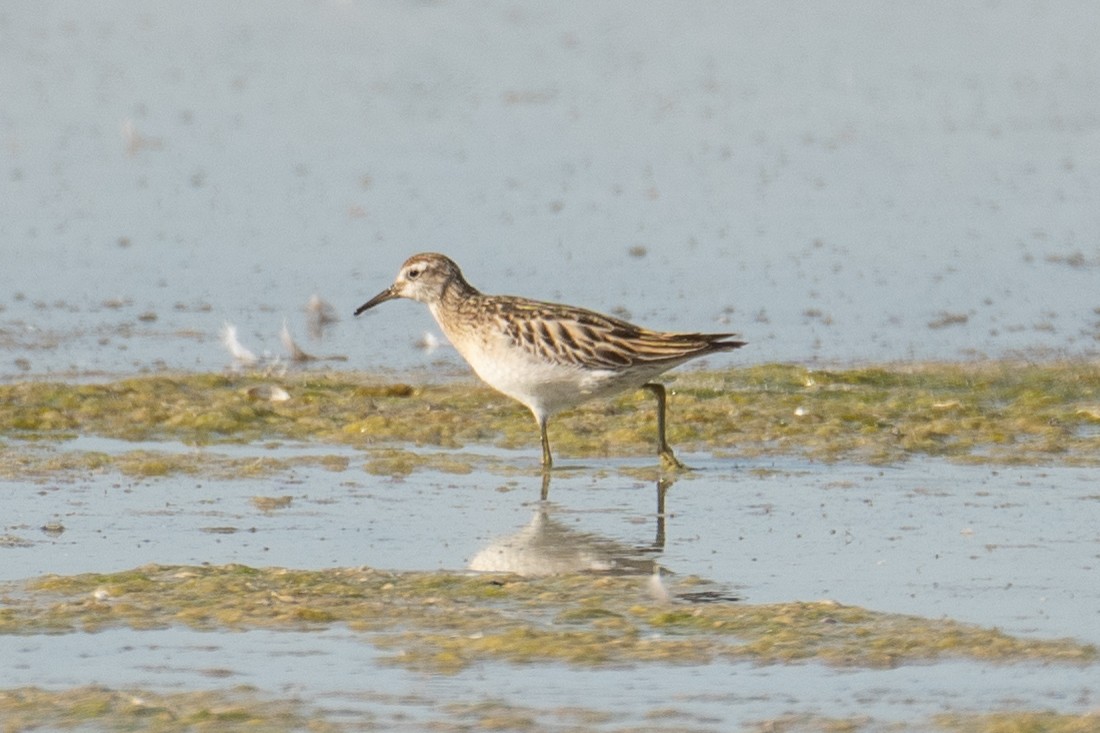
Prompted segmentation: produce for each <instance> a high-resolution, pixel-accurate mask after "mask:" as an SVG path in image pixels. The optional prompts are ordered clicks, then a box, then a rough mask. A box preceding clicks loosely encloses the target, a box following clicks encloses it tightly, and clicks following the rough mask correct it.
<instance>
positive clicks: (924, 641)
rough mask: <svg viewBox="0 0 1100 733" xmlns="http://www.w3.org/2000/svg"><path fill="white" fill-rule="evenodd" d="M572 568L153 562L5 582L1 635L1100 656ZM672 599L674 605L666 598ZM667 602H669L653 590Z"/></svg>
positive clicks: (768, 656)
mask: <svg viewBox="0 0 1100 733" xmlns="http://www.w3.org/2000/svg"><path fill="white" fill-rule="evenodd" d="M656 582H658V581H657V580H655V579H653V578H648V579H647V578H639V577H630V576H628V577H616V576H598V575H588V574H583V575H565V576H559V577H552V578H542V579H530V578H520V577H515V576H497V575H485V574H466V573H445V572H430V573H411V572H405V573H388V572H382V571H378V570H374V569H371V568H350V569H333V570H290V569H286V568H253V567H247V566H242V565H226V566H156V565H154V566H146V567H140V568H137V569H134V570H131V571H126V572H121V573H110V574H85V575H75V576H43V577H40V578H37V579H34V580H30V581H26V582H25V583H23V584H17V585H9V586H8V587H7V588H4V589H3V592H4V595H3V596H2V597H0V633H4V634H41V633H48V634H57V633H68V632H77V631H84V632H94V631H99V630H102V629H105V628H110V627H118V626H123V627H129V628H133V629H154V628H165V627H168V626H172V625H183V626H187V627H191V628H195V629H200V630H209V631H217V630H247V629H257V628H265V629H277V630H278V629H282V630H308V629H313V628H321V627H326V626H330V625H333V624H342V625H344V626H346V627H347V628H349V629H352V630H355V631H361V632H363V633H364V635H365V636H364V639H365V641H369V642H370V643H372V644H375V645H376V646H378V647H380V648H382V649H385V650H390V651H391V652H392V654H391V655H390V657H389V661H391V662H392V663H394V664H399V665H403V666H408V667H413V668H423V669H427V670H430V671H433V672H454V671H458V670H460V669H462V668H464V667H466V666H467V665H469V664H472V663H475V662H480V661H494V660H502V661H508V662H548V661H554V662H566V663H569V664H575V665H583V666H601V665H608V664H615V665H618V664H629V663H639V662H653V661H659V662H670V663H705V662H711V661H716V660H720V659H725V660H747V661H753V662H759V663H767V664H774V663H786V662H802V661H811V660H812V661H816V662H821V663H824V664H829V665H836V666H842V667H893V666H897V665H899V664H908V663H916V662H919V663H924V662H929V661H936V660H940V659H973V660H982V661H989V662H1020V661H1041V662H1046V663H1090V662H1093V661H1095V659H1096V655H1097V650H1096V649H1095V648H1093V647H1091V646H1087V645H1081V644H1078V643H1076V642H1073V641H1070V640H1056V641H1041V640H1029V639H1017V638H1014V637H1011V636H1008V635H1006V634H1003V633H1001V632H999V631H997V630H994V629H983V628H980V627H976V626H970V625H966V624H958V623H953V622H950V621H945V620H942V619H936V620H928V619H922V618H920V617H915V616H906V615H897V614H883V613H876V612H873V611H868V610H866V609H862V608H857V607H852V606H843V605H840V604H837V603H833V602H814V603H802V602H799V603H781V604H764V605H750V604H743V603H738V602H713V603H698V604H696V603H686V602H676V601H675V596H676V593H677V592H688V591H689V590H690V589H691V588H693V587H695V586H696V585H698V584H700V583H701V581H699V580H698V579H695V578H690V577H688V578H683V579H676V580H672V579H666V580H665V581H663V582H662V586H664V585H666V584H667V585H668V586H670V587H669V588H667V589H664V588H662V590H661V592H660V593H654V592H653V591H652V587H651V586H652V584H653V583H656ZM668 593H671V595H672V600H665V596H666V595H667V594H668ZM655 598H656V599H659V600H655Z"/></svg>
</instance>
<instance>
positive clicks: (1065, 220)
mask: <svg viewBox="0 0 1100 733" xmlns="http://www.w3.org/2000/svg"><path fill="white" fill-rule="evenodd" d="M1098 25H1100V20H1098V17H1097V10H1096V7H1095V5H1094V4H1093V3H1091V2H1088V1H1087V0H1082V1H1079V2H1063V3H1056V4H1049V3H1044V2H1006V3H998V4H993V5H978V4H962V5H960V4H958V3H952V2H935V3H922V4H913V5H909V4H896V3H884V2H868V3H810V2H803V3H793V4H774V3H768V2H753V3H694V4H691V5H690V6H684V5H683V4H680V3H674V2H665V3H662V2H642V3H637V2H599V3H555V4H525V3H509V2H478V3H462V4H449V3H432V2H338V1H335V0H323V1H322V0H317V1H315V2H264V3H222V2H201V1H200V2H193V3H190V2H189V3H165V4H162V3H143V2H112V1H108V2H97V3H85V2H51V3H39V2H30V1H25V0H17V1H15V2H8V3H6V4H4V5H3V7H2V8H0V98H2V99H3V102H2V104H0V251H2V253H3V263H2V267H0V308H2V309H3V310H0V337H2V339H3V341H2V346H3V351H2V352H0V376H7V377H9V378H11V377H13V376H20V375H23V374H27V373H30V374H45V373H53V374H59V375H66V374H70V373H75V374H92V375H94V373H95V372H99V371H106V372H112V373H113V372H130V371H134V370H149V369H163V368H172V369H218V368H221V367H223V366H225V365H226V363H227V356H226V354H225V353H224V351H223V350H222V347H221V345H220V343H219V341H218V337H217V334H218V331H219V330H220V328H221V326H222V323H223V322H224V321H226V320H228V321H231V322H233V323H235V324H237V325H238V327H239V328H240V331H241V340H242V341H243V342H244V343H245V344H246V346H248V347H249V348H251V349H253V350H254V351H256V352H263V351H268V352H270V353H271V354H276V355H277V354H279V353H280V352H281V347H280V345H279V343H278V340H277V338H276V334H277V332H278V330H279V329H280V327H281V325H282V321H283V319H284V318H286V319H287V320H288V323H289V325H290V327H291V329H292V331H294V333H295V334H296V335H297V336H298V338H299V339H300V340H302V339H303V338H304V332H305V327H304V324H303V318H304V316H303V314H302V312H301V309H302V307H303V306H304V305H305V303H306V301H307V299H308V298H309V297H310V296H311V295H313V294H318V295H320V296H321V297H323V298H324V299H326V300H328V301H329V302H331V303H332V304H333V305H334V306H335V307H336V308H337V310H338V312H339V313H340V314H341V315H343V316H344V317H345V320H344V321H342V322H341V323H340V324H339V325H338V326H337V327H336V328H335V329H333V330H331V331H329V332H328V335H327V339H326V343H325V344H323V345H318V344H315V343H314V344H310V343H303V346H307V347H312V348H313V349H314V350H319V351H324V352H326V353H328V352H332V353H341V354H344V355H347V356H348V357H350V361H349V362H348V367H349V368H366V369H378V368H384V367H393V368H396V369H399V370H401V369H406V368H408V367H412V366H416V365H424V364H431V363H434V362H435V361H437V360H439V359H443V360H444V361H446V362H448V363H452V362H453V361H454V356H453V354H448V353H447V352H446V351H443V352H437V353H435V354H430V355H425V354H423V353H422V352H420V351H418V350H416V349H414V348H413V347H412V343H413V341H414V340H415V339H417V338H419V337H420V336H421V334H422V333H423V332H424V331H426V330H432V329H433V328H434V324H432V323H431V322H430V319H429V317H428V316H427V314H426V313H425V312H423V310H422V309H418V308H417V307H416V306H413V305H412V304H389V305H388V307H387V308H386V309H385V310H381V311H379V312H378V313H377V314H373V315H371V316H368V317H366V318H363V319H360V321H359V322H353V321H351V320H350V312H351V311H352V310H353V309H354V308H355V307H356V306H358V305H359V304H360V303H362V302H363V301H364V300H366V299H367V298H368V297H370V296H372V295H374V294H375V293H376V292H378V291H379V290H380V289H381V288H382V287H384V286H385V285H387V284H388V283H389V281H390V279H391V278H392V277H393V275H394V274H395V273H396V270H397V268H398V266H399V265H400V263H401V262H402V261H403V260H404V259H405V257H406V256H408V255H409V254H411V253H413V252H416V251H420V250H425V249H433V250H441V251H444V252H446V253H448V254H450V255H452V256H453V257H454V258H455V259H456V260H457V261H458V262H459V263H460V264H461V265H462V266H463V267H464V269H465V270H466V273H467V275H468V277H469V279H470V280H471V281H472V282H473V283H474V284H475V285H478V286H480V287H481V288H482V289H484V290H486V291H487V292H514V293H521V294H527V295H531V296H534V297H539V298H543V299H561V300H565V301H569V302H573V303H577V304H581V305H586V306H589V307H593V308H597V309H601V310H610V309H622V311H623V312H625V313H627V314H629V316H630V317H632V318H633V319H635V320H638V321H641V322H644V323H646V324H648V325H652V326H654V327H658V328H668V329H682V330H708V329H709V330H736V331H739V332H741V333H742V334H743V335H744V337H745V338H746V339H747V340H748V341H749V342H750V344H751V345H750V347H748V348H746V349H744V350H743V351H741V352H739V353H738V354H737V355H736V356H735V357H734V358H735V360H736V362H737V363H745V362H751V363H758V362H771V361H777V360H779V361H795V362H814V361H819V362H820V361H828V362H842V363H843V362H853V361H856V362H862V361H883V360H905V359H913V358H915V359H956V358H969V357H972V356H976V355H992V356H1003V355H1013V354H1017V353H1020V352H1023V353H1025V354H1027V355H1029V356H1034V355H1040V356H1050V355H1055V356H1057V355H1070V356H1080V355H1095V354H1096V353H1097V351H1098V343H1100V342H1098V341H1097V339H1098V336H1100V325H1098V324H1100V313H1098V312H1097V308H1100V288H1098V287H1097V285H1098V284H1100V205H1098V202H1100V43H1098V40H1100V30H1098ZM127 131H129V133H127ZM631 248H644V250H645V252H646V254H645V256H642V257H637V256H631V255H630V254H628V253H629V252H630V251H631ZM945 315H946V316H949V318H946V319H945ZM143 317H144V318H143ZM963 320H965V322H961V321H963ZM944 322H946V323H953V324H954V325H947V326H944V327H941V328H930V327H929V324H934V323H944ZM723 363H724V362H723Z"/></svg>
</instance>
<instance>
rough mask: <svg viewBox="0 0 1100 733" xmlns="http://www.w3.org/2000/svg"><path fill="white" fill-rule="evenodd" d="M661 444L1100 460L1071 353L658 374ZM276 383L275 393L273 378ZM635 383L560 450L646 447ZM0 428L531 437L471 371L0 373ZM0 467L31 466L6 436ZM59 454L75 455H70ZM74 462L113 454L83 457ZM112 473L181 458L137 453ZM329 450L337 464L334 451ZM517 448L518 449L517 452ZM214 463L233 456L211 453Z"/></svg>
mask: <svg viewBox="0 0 1100 733" xmlns="http://www.w3.org/2000/svg"><path fill="white" fill-rule="evenodd" d="M669 382H670V386H671V388H672V396H671V399H670V407H669V410H670V412H669V415H670V417H669V440H670V442H672V443H673V445H674V446H676V447H679V448H681V449H685V450H689V451H701V450H702V451H710V452H712V453H714V454H715V455H718V456H720V457H730V458H738V457H741V458H745V457H752V456H763V455H767V456H777V455H793V456H801V457H806V458H811V459H814V460H828V461H839V460H846V461H858V462H865V463H890V462H896V461H901V460H904V459H905V458H907V457H909V456H937V457H944V458H946V459H949V460H956V461H967V462H986V463H1003V464H1011V463H1026V464H1051V463H1059V464H1063V465H1097V464H1100V367H1097V366H1095V365H1092V364H1088V363H1080V362H1075V363H1064V364H1063V363H1059V364H1041V365H1034V364H1013V363H1004V362H993V363H979V364H924V365H917V366H910V365H907V366H897V367H874V368H860V369H847V370H835V371H829V370H813V369H806V368H803V367H794V366H783V365H770V366H755V367H746V368H741V369H730V370H725V371H718V372H684V373H680V374H678V375H677V374H673V375H671V376H670V380H669ZM276 387H277V388H278V389H275V388H276ZM647 397H648V396H647V395H645V394H643V393H636V394H628V395H625V396H622V397H620V398H619V399H617V400H612V401H596V402H592V403H588V404H586V405H584V406H582V407H580V408H578V409H576V410H573V411H571V412H568V413H565V414H563V415H562V416H561V417H560V418H558V419H556V420H555V421H554V423H553V424H552V425H551V431H552V433H553V435H552V440H553V443H554V445H555V447H556V448H557V449H558V451H559V452H560V453H561V454H562V456H563V457H566V458H570V457H572V458H577V457H617V456H633V455H648V454H650V453H652V452H653V448H652V444H653V441H654V435H655V429H654V424H653V423H654V420H655V418H654V414H653V412H654V411H653V406H652V404H651V400H649V399H647ZM0 435H3V436H5V437H7V438H15V439H19V438H22V439H33V440H39V441H59V440H65V439H67V438H72V437H75V436H77V435H82V436H89V435H92V436H102V437H108V438H116V439H121V440H129V441H166V440H170V441H181V442H183V443H186V444H192V445H211V444H217V443H225V442H240V443H244V442H253V441H270V440H293V441H316V442H321V443H328V444H333V443H335V444H340V445H346V446H350V447H362V448H372V449H374V448H389V449H390V450H389V452H388V453H383V454H379V457H376V458H374V459H373V460H374V463H373V465H372V470H374V471H376V472H379V473H394V474H399V473H407V472H410V471H413V470H416V469H417V468H419V467H430V468H432V469H434V470H443V471H458V472H465V471H470V470H474V468H475V467H480V466H475V465H474V463H472V461H473V459H469V460H467V459H464V458H463V457H462V456H461V455H459V456H455V455H453V454H451V455H449V456H448V457H445V458H444V457H440V456H438V455H434V456H433V455H432V454H431V452H430V450H426V451H417V450H409V448H410V447H412V448H427V449H430V448H432V447H437V448H446V449H456V448H462V447H464V446H472V445H491V446H495V447H500V448H509V449H514V448H524V449H530V448H533V447H537V442H538V431H537V430H536V429H535V427H534V423H533V421H532V420H531V417H530V415H529V414H528V412H527V411H526V410H525V409H524V408H522V407H520V406H519V405H518V404H516V403H514V402H512V401H511V400H508V399H507V398H505V397H502V396H500V395H498V394H496V393H495V392H493V391H492V390H490V389H488V388H486V387H484V386H482V385H480V384H475V383H472V382H462V383H450V384H442V385H440V384H437V385H425V386H410V385H408V384H400V383H384V382H380V381H378V380H377V378H373V377H370V376H366V375H356V374H349V373H336V372H334V373H321V374H313V373H305V374H290V375H284V376H279V377H271V376H259V375H256V376H226V375H214V374H206V375H178V376H151V377H140V378H132V379H123V380H119V381H115V382H110V383H107V384H68V383H52V382H22V383H17V384H8V385H0ZM2 459H3V460H2V461H0V470H3V471H6V472H7V473H9V474H10V473H11V472H12V471H16V470H31V469H33V468H34V466H30V465H23V466H20V464H19V460H20V459H19V455H18V452H17V451H14V449H12V448H11V447H10V446H8V447H7V449H6V450H5V451H4V454H3V456H2ZM69 460H73V461H75V460H78V459H73V458H70V459H69ZM83 460H85V461H88V462H91V463H95V462H96V461H99V462H101V464H102V463H105V462H109V461H112V460H116V459H114V458H112V457H108V456H105V455H93V456H88V457H85V458H84V459H83ZM120 460H123V461H124V462H125V463H126V468H127V470H129V471H132V472H134V473H139V474H146V475H158V474H162V473H168V472H172V471H176V470H187V468H186V466H187V462H186V461H183V460H173V459H171V458H168V457H163V456H160V457H158V456H155V455H148V454H139V455H136V456H133V455H132V456H127V457H125V458H124V459H120ZM334 460H339V459H334ZM517 460H518V459H517ZM224 468H225V469H226V470H227V471H230V472H232V471H233V470H235V468H236V469H237V470H246V469H245V468H244V466H243V464H242V465H241V466H237V467H234V466H233V465H231V464H230V465H226V466H224Z"/></svg>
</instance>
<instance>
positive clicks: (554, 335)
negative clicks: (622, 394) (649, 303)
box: [492, 297, 741, 370]
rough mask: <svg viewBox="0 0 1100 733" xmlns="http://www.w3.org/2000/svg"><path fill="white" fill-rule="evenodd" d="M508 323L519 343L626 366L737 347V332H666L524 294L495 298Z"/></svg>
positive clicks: (596, 364)
mask: <svg viewBox="0 0 1100 733" xmlns="http://www.w3.org/2000/svg"><path fill="white" fill-rule="evenodd" d="M492 301H493V306H494V309H495V310H496V316H497V319H498V322H499V323H500V325H501V327H502V329H503V330H504V331H505V333H507V335H508V336H509V338H510V339H511V340H512V342H513V343H515V344H516V345H517V346H520V347H522V348H523V349H525V350H527V351H528V352H529V353H531V354H534V355H537V356H539V357H540V358H545V359H549V360H551V361H555V362H557V363H559V364H569V365H573V366H583V367H588V368H597V369H611V370H621V369H627V368H629V367H631V366H633V365H634V364H638V363H660V362H663V361H680V360H683V359H687V358H690V357H692V356H696V355H702V354H704V353H707V352H710V351H720V350H724V349H730V348H737V346H740V345H741V344H740V343H739V342H723V339H727V338H729V337H730V336H732V334H698V333H662V332H658V331H650V330H648V329H644V328H640V327H638V326H635V325H634V324H632V323H629V322H627V321H623V320H620V319H618V318H612V317H611V316H605V315H602V314H600V313H596V312H595V311H590V310H586V309H584V308H575V307H572V306H566V305H558V304H555V303H542V302H539V301H531V300H526V299H523V298H511V297H499V298H493V299H492Z"/></svg>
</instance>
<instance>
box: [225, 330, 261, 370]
mask: <svg viewBox="0 0 1100 733" xmlns="http://www.w3.org/2000/svg"><path fill="white" fill-rule="evenodd" d="M222 343H223V344H224V345H225V348H226V349H228V350H229V355H230V356H231V357H233V361H234V362H235V364H236V365H238V366H255V365H256V363H257V362H258V361H259V359H258V358H257V357H256V355H255V354H253V353H252V352H251V351H249V350H248V349H246V348H245V347H244V346H243V345H241V342H240V341H238V340H237V327H236V326H234V325H233V324H232V323H230V322H229V321H226V322H225V325H223V326H222Z"/></svg>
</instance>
